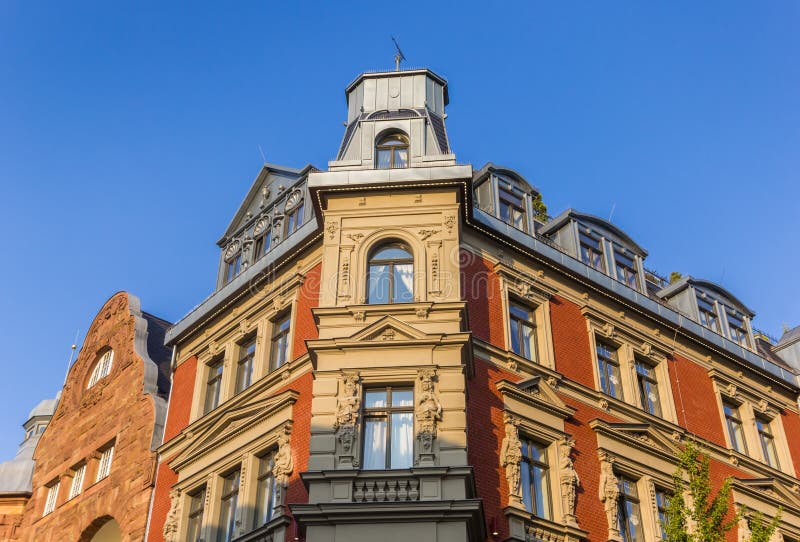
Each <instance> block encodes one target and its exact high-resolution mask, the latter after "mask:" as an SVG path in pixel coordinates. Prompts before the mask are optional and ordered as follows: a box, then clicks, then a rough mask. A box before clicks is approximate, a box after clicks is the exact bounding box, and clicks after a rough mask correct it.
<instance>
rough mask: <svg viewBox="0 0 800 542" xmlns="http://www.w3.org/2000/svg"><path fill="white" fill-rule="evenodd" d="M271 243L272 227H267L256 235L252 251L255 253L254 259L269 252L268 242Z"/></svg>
mask: <svg viewBox="0 0 800 542" xmlns="http://www.w3.org/2000/svg"><path fill="white" fill-rule="evenodd" d="M271 243H272V229H271V227H270V228H267V230H266V231H265V232H264V233H262V234H261V235H259V236H258V237H256V242H255V244H254V246H253V252H254V253H255V259H256V260H257V259H259V258H260V257H261V256H263V255H264V254H266V253H267V252H269V248H270V244H271Z"/></svg>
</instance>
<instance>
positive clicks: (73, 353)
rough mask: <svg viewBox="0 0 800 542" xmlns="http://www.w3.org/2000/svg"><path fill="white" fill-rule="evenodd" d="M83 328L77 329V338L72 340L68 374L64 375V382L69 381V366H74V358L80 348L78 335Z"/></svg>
mask: <svg viewBox="0 0 800 542" xmlns="http://www.w3.org/2000/svg"><path fill="white" fill-rule="evenodd" d="M80 332H81V330H80V329H77V330H75V340H74V341H72V346H70V350H71V351H70V353H69V362H68V363H67V374H65V375H64V384H66V383H67V377H68V376H69V368H70V367H72V360H73V359H74V358H75V350H77V348H78V335H79V334H80Z"/></svg>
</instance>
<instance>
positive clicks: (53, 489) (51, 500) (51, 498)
mask: <svg viewBox="0 0 800 542" xmlns="http://www.w3.org/2000/svg"><path fill="white" fill-rule="evenodd" d="M60 487H61V482H55V483H54V484H52V485H50V486H49V487H48V488H47V501H45V503H44V512H43V513H42V515H43V516H46V515H47V514H49V513H50V512H52V511H53V510H55V509H56V501H57V500H58V489H59V488H60Z"/></svg>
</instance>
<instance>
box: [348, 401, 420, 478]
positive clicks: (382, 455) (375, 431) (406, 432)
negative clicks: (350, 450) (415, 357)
mask: <svg viewBox="0 0 800 542" xmlns="http://www.w3.org/2000/svg"><path fill="white" fill-rule="evenodd" d="M363 418H364V430H363V435H364V446H363V449H364V454H363V461H362V462H361V463H362V468H363V469H366V470H383V469H408V468H411V466H412V465H413V460H414V390H413V389H412V388H410V387H409V388H403V387H398V388H393V387H386V388H372V389H366V390H364V416H363Z"/></svg>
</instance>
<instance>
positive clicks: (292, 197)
mask: <svg viewBox="0 0 800 542" xmlns="http://www.w3.org/2000/svg"><path fill="white" fill-rule="evenodd" d="M302 202H303V193H302V192H301V191H300V190H292V193H291V194H289V197H288V198H286V205H284V207H283V209H284V212H285V213H288V212H289V211H293V210H294V209H295V208H296V207H297V206H298V205H300V204H301V203H302Z"/></svg>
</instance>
